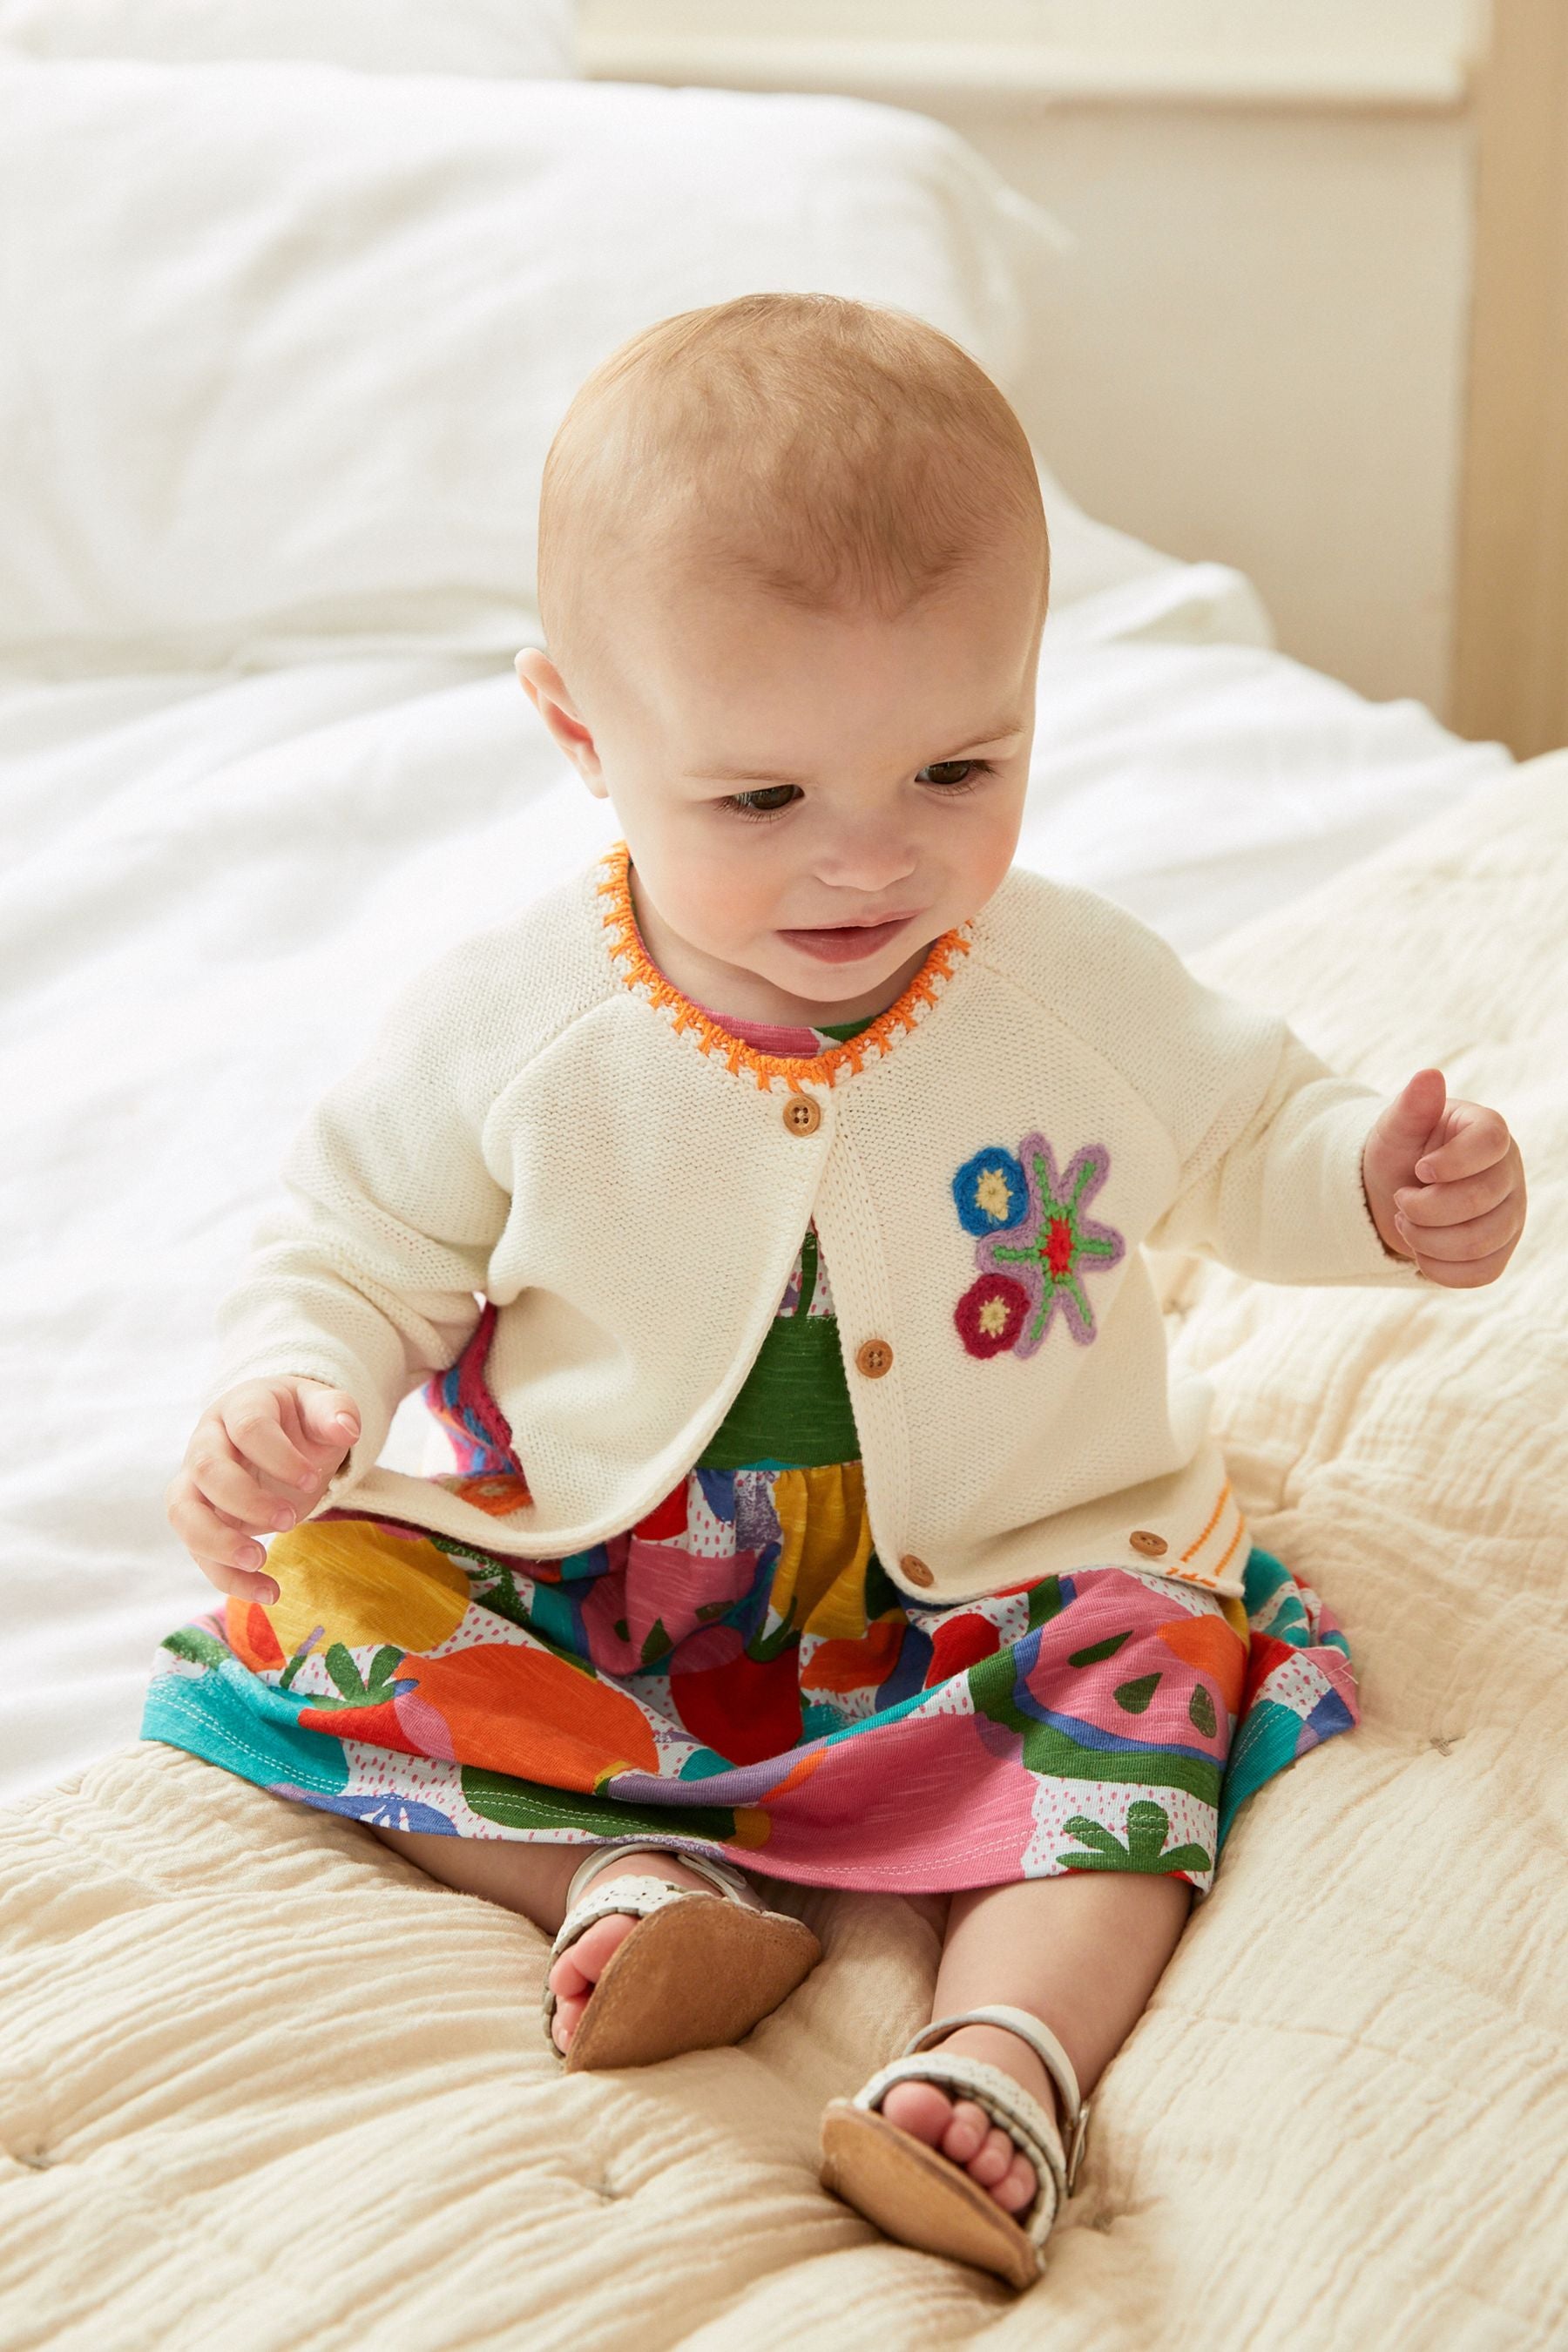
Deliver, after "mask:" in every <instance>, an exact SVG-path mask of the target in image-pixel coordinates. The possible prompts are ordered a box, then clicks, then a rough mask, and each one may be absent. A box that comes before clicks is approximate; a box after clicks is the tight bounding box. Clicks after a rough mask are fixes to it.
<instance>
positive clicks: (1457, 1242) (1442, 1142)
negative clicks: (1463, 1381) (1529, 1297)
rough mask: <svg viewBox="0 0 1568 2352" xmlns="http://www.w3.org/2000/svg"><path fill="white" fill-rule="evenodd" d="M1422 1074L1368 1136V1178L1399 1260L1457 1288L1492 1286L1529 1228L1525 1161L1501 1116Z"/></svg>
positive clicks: (1435, 1075)
mask: <svg viewBox="0 0 1568 2352" xmlns="http://www.w3.org/2000/svg"><path fill="white" fill-rule="evenodd" d="M1361 1172H1362V1184H1363V1188H1364V1190H1365V1192H1366V1202H1367V1206H1368V1208H1369V1209H1370V1210H1371V1211H1372V1217H1373V1223H1374V1224H1375V1225H1376V1227H1377V1230H1378V1232H1379V1233H1380V1234H1382V1236H1383V1239H1384V1244H1385V1245H1386V1246H1387V1247H1388V1248H1389V1249H1391V1250H1393V1251H1394V1254H1395V1255H1396V1256H1399V1257H1408V1258H1414V1259H1415V1264H1416V1265H1417V1266H1418V1267H1419V1269H1420V1271H1421V1272H1422V1273H1423V1274H1424V1275H1426V1277H1427V1279H1428V1281H1431V1282H1440V1283H1444V1284H1446V1285H1447V1287H1448V1288H1449V1289H1450V1290H1479V1288H1480V1287H1481V1286H1482V1284H1483V1283H1488V1282H1495V1281H1496V1280H1497V1278H1498V1276H1499V1275H1500V1273H1501V1272H1502V1270H1503V1268H1504V1266H1505V1265H1507V1264H1508V1262H1509V1259H1510V1257H1511V1256H1512V1255H1513V1253H1514V1249H1515V1246H1516V1244H1517V1243H1518V1241H1519V1237H1520V1234H1521V1233H1522V1231H1523V1230H1524V1205H1525V1200H1524V1162H1523V1161H1522V1160H1521V1158H1520V1155H1519V1146H1518V1144H1517V1143H1515V1141H1514V1139H1513V1138H1512V1137H1511V1136H1510V1133H1509V1131H1508V1126H1507V1122H1506V1121H1505V1120H1504V1118H1502V1116H1501V1114H1500V1112H1498V1111H1495V1110H1488V1109H1487V1108H1486V1107H1485V1105H1484V1104H1482V1103H1472V1102H1449V1101H1448V1100H1447V1087H1446V1085H1445V1082H1444V1078H1443V1073H1442V1071H1441V1070H1417V1071H1416V1073H1415V1076H1414V1077H1413V1078H1412V1079H1411V1081H1410V1083H1409V1085H1408V1086H1407V1087H1405V1091H1404V1093H1403V1094H1402V1095H1400V1096H1399V1097H1398V1098H1397V1099H1396V1100H1395V1101H1394V1102H1391V1103H1390V1104H1389V1106H1388V1108H1387V1109H1386V1110H1385V1111H1384V1113H1383V1116H1382V1117H1381V1118H1379V1120H1378V1121H1377V1124H1376V1126H1375V1127H1374V1128H1373V1130H1372V1133H1371V1134H1370V1135H1369V1136H1368V1137H1367V1139H1366V1143H1365V1146H1364V1148H1363V1152H1362V1163H1361Z"/></svg>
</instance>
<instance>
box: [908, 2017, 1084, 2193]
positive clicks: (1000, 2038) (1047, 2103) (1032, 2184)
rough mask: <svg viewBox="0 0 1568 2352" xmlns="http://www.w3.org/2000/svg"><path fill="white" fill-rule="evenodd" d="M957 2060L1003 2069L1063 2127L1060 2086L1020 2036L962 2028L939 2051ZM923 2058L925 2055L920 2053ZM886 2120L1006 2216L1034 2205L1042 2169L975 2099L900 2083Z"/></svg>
mask: <svg viewBox="0 0 1568 2352" xmlns="http://www.w3.org/2000/svg"><path fill="white" fill-rule="evenodd" d="M942 2050H946V2051H951V2052H952V2055H953V2056H954V2057H955V2058H980V2059H984V2062H985V2063H986V2064H987V2065H990V2066H999V2067H1000V2068H1001V2069H1002V2071H1003V2073H1004V2074H1011V2075H1012V2077H1013V2079H1014V2081H1015V2082H1016V2083H1021V2084H1023V2086H1024V2088H1025V2089H1026V2091H1028V2092H1030V2093H1032V2094H1033V2095H1034V2096H1035V2097H1036V2098H1037V2100H1038V2101H1039V2103H1040V2105H1041V2106H1042V2107H1044V2109H1045V2111H1046V2113H1047V2115H1048V2116H1055V2117H1056V2119H1057V2123H1058V2128H1059V2126H1060V2121H1061V2116H1060V2110H1059V2106H1058V2099H1057V2089H1056V2084H1054V2083H1053V2082H1052V2080H1051V2078H1050V2076H1049V2075H1048V2074H1047V2072H1046V2070H1045V2067H1044V2065H1043V2064H1042V2063H1041V2061H1040V2059H1039V2058H1038V2057H1037V2055H1036V2053H1035V2052H1034V2051H1033V2050H1031V2049H1030V2047H1029V2045H1028V2043H1027V2042H1025V2041H1024V2040H1023V2039H1022V2038H1021V2037H1020V2036H1019V2035H1018V2034H1016V2033H1009V2032H1007V2031H1006V2030H1005V2027H1003V2026H999V2025H961V2026H960V2027H959V2028H958V2030H957V2032H953V2033H950V2034H948V2035H947V2036H946V2037H945V2039H944V2040H942V2042H938V2043H937V2044H936V2045H935V2050H933V2052H932V2053H931V2054H932V2055H933V2056H934V2055H935V2053H936V2051H942ZM919 2054H920V2055H921V2056H924V2055H925V2054H926V2053H924V2052H921V2053H919ZM882 2113H883V2114H884V2115H885V2116H887V2118H888V2121H889V2123H890V2124H897V2126H898V2127H899V2129H900V2131H907V2132H909V2133H910V2134H911V2135H912V2136H913V2137H914V2138H916V2139H923V2140H924V2141H925V2142H926V2144H927V2146H928V2147H934V2148H935V2149H936V2150H937V2152H938V2154H939V2155H942V2156H946V2157H951V2158H952V2161H953V2163H954V2164H957V2165H962V2167H963V2169H964V2171H966V2172H967V2173H968V2174H969V2176H970V2178H971V2179H973V2180H977V2181H978V2182H979V2183H980V2185H981V2187H982V2188H983V2189H989V2190H990V2191H991V2194H992V2196H993V2197H994V2199H995V2200H996V2202H997V2204H998V2205H1000V2206H1001V2207H1002V2209H1003V2210H1004V2211H1005V2212H1008V2213H1022V2212H1024V2211H1025V2210H1026V2208H1027V2207H1028V2206H1029V2205H1030V2204H1031V2203H1032V2202H1033V2200H1034V2195H1035V2190H1036V2188H1037V2185H1038V2184H1037V2181H1036V2179H1035V2168H1034V2166H1033V2165H1032V2164H1031V2163H1030V2161H1029V2159H1028V2158H1027V2157H1026V2155H1025V2154H1024V2152H1023V2150H1022V2148H1020V2147H1018V2145H1017V2143H1016V2140H1014V2139H1013V2138H1012V2137H1011V2136H1010V2134H1008V2133H1007V2132H1005V2131H1003V2130H1002V2129H1001V2127H1000V2126H999V2125H996V2124H994V2123H993V2122H992V2120H991V2118H990V2116H988V2115H987V2114H986V2112H985V2110H984V2107H982V2106H980V2105H977V2104H976V2102H975V2101H974V2100H973V2099H965V2098H958V2099H954V2098H952V2097H951V2096H950V2095H949V2094H948V2093H947V2092H946V2091H944V2090H943V2089H942V2086H941V2084H937V2083H919V2082H907V2083H895V2084H894V2085H893V2087H892V2089H891V2090H890V2091H889V2093H888V2094H887V2096H886V2097H885V2098H884V2099H883V2101H882Z"/></svg>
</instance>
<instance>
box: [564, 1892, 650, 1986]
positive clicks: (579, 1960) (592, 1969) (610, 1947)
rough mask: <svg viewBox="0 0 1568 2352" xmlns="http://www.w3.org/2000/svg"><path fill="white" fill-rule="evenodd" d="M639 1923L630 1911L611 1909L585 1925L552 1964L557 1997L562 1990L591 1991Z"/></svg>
mask: <svg viewBox="0 0 1568 2352" xmlns="http://www.w3.org/2000/svg"><path fill="white" fill-rule="evenodd" d="M636 1926H637V1921H636V1920H635V1919H634V1918H633V1917H632V1916H631V1914H630V1912H628V1911H612V1912H610V1913H609V1914H608V1915H607V1916H605V1917H604V1918H602V1919H595V1922H594V1924H593V1926H592V1927H584V1930H583V1933H582V1934H581V1935H580V1936H579V1937H577V1938H576V1940H575V1942H574V1943H571V1944H568V1945H567V1947H566V1949H565V1950H564V1951H563V1953H562V1954H561V1955H560V1957H559V1958H558V1959H556V1960H554V1961H553V1962H552V1965H551V1969H550V1989H551V1990H552V1992H553V1993H554V1995H555V1998H556V2000H560V1999H561V1996H562V1995H563V1993H586V1992H590V1991H592V1990H593V1988H594V1987H595V1985H596V1984H597V1983H598V1981H599V1979H600V1978H601V1977H602V1976H603V1975H604V1973H605V1969H606V1968H608V1966H609V1964H610V1955H611V1953H612V1952H614V1951H616V1949H617V1948H619V1947H620V1946H621V1945H622V1944H624V1943H625V1942H626V1937H628V1936H629V1935H630V1934H631V1932H632V1929H633V1928H634V1927H636Z"/></svg>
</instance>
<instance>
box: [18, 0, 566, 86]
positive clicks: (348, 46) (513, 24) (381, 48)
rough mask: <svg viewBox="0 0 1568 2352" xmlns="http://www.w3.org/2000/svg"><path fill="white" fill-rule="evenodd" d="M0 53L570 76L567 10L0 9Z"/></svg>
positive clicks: (153, 1) (545, 3)
mask: <svg viewBox="0 0 1568 2352" xmlns="http://www.w3.org/2000/svg"><path fill="white" fill-rule="evenodd" d="M0 43H9V44H10V45H11V47H14V48H16V49H25V50H26V51H27V52H28V53H29V54H30V55H31V56H33V57H40V58H148V59H149V60H155V61H156V62H158V63H160V64H163V65H176V64H187V65H189V64H195V63H211V62H213V61H215V60H217V59H222V58H308V59H310V60H313V61H314V62H315V63H316V64H318V65H328V66H353V67H355V68H358V70H359V71H360V72H362V73H451V74H524V75H528V76H531V77H532V78H534V79H541V80H543V79H560V78H562V77H566V76H574V75H575V74H577V73H578V72H579V71H580V68H579V66H578V62H577V22H576V10H575V8H574V5H573V0H0Z"/></svg>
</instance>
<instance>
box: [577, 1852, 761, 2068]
mask: <svg viewBox="0 0 1568 2352" xmlns="http://www.w3.org/2000/svg"><path fill="white" fill-rule="evenodd" d="M626 1877H635V1878H667V1879H668V1881H669V1883H670V1885H672V1886H695V1887H699V1888H700V1890H701V1891H702V1892H703V1893H704V1894H707V1895H712V1897H713V1899H714V1901H715V1902H716V1903H720V1902H722V1901H723V1899H724V1898H723V1896H722V1895H720V1893H719V1891H718V1889H717V1888H716V1887H715V1886H714V1885H713V1884H712V1882H711V1880H710V1879H706V1878H701V1877H700V1876H699V1875H698V1874H697V1872H696V1871H694V1870H688V1869H687V1867H686V1865H685V1864H684V1863H680V1862H677V1861H676V1859H675V1857H674V1855H673V1854H662V1853H633V1854H629V1855H628V1856H627V1857H626V1861H625V1862H622V1863H618V1864H615V1865H614V1866H613V1867H607V1868H605V1869H604V1870H601V1871H600V1872H599V1873H598V1874H597V1875H596V1876H595V1878H594V1879H593V1880H592V1882H591V1883H590V1885H589V1887H588V1890H587V1891H588V1893H589V1894H590V1895H597V1894H598V1892H599V1890H600V1888H601V1887H605V1886H613V1885H614V1884H615V1882H616V1879H617V1878H626ZM636 1926H637V1915H636V1914H635V1913H634V1912H630V1911H607V1912H606V1913H605V1916H604V1917H603V1918H602V1919H595V1922H594V1924H593V1926H592V1927H585V1928H584V1930H583V1933H582V1934H581V1935H580V1936H579V1937H578V1938H577V1940H576V1942H575V1943H574V1944H570V1945H568V1947H567V1948H566V1949H565V1951H563V1953H562V1955H561V1957H560V1958H559V1959H558V1960H556V1962H555V1963H554V1965H553V1966H552V1969H551V1970H550V1977H549V1982H550V1986H551V1989H552V1991H553V1993H554V1995H555V2013H554V2015H553V2017H552V2019H551V2021H550V2032H551V2037H552V2040H553V2042H554V2043H555V2047H556V2048H557V2050H559V2051H561V2052H562V2053H565V2052H566V2051H567V2050H568V2049H570V2047H571V2044H572V2036H573V2035H574V2033H575V2032H576V2031H577V2028H578V2026H579V2025H580V2024H581V2023H582V2021H583V2012H584V2010H585V2009H586V2008H587V2006H588V2000H589V1996H590V1995H591V1994H592V1992H593V1990H594V1987H595V1985H596V1984H597V1983H598V1981H599V1979H600V1978H601V1977H602V1976H603V1975H604V1973H605V1969H606V1968H607V1967H608V1966H609V1963H610V1956H611V1954H612V1953H613V1952H616V1951H618V1950H619V1949H620V1947H621V1946H622V1945H623V1944H624V1943H625V1942H626V1937H628V1936H629V1935H630V1934H631V1932H632V1929H633V1928H634V1927H636Z"/></svg>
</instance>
